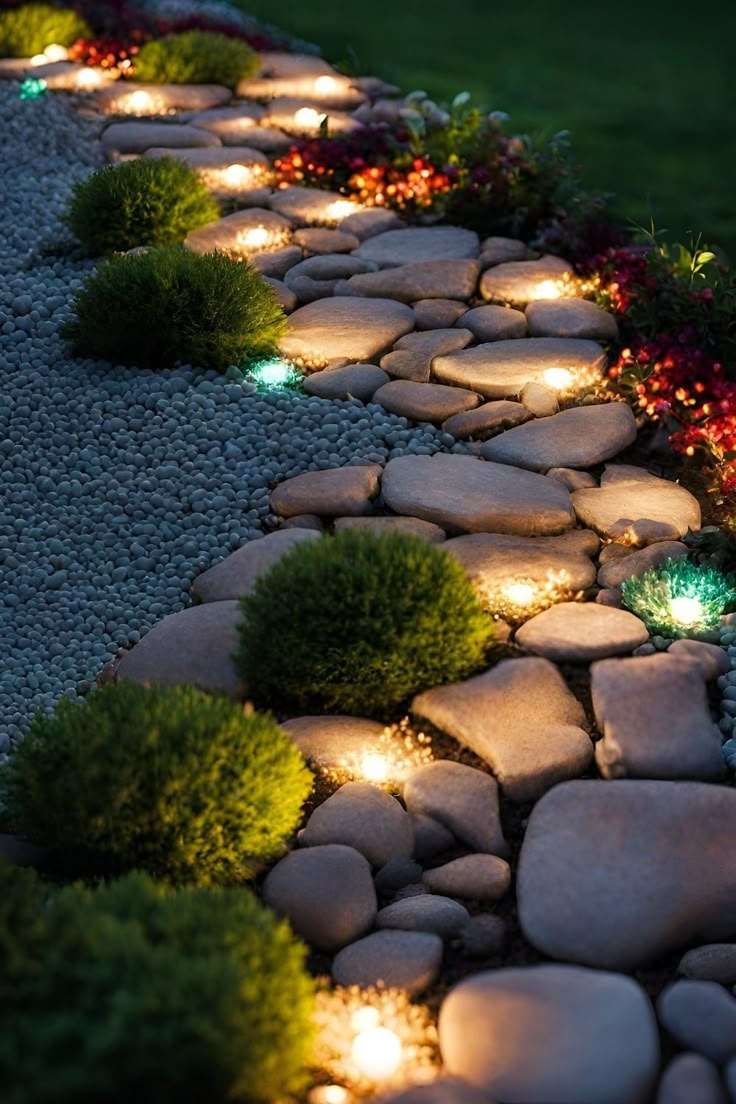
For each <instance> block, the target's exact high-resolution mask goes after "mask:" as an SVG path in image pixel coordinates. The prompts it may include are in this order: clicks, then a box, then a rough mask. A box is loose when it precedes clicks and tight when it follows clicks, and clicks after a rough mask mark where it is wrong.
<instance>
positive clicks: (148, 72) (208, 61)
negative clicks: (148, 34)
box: [135, 31, 260, 88]
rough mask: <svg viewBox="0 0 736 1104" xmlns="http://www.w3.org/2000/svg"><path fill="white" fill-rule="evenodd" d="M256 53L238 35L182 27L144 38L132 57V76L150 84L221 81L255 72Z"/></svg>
mask: <svg viewBox="0 0 736 1104" xmlns="http://www.w3.org/2000/svg"><path fill="white" fill-rule="evenodd" d="M259 65H260V59H259V57H258V54H256V53H255V51H254V50H252V49H251V47H250V46H249V45H248V43H247V42H243V41H242V39H239V38H228V37H227V35H224V34H217V33H216V32H213V31H183V32H182V33H180V34H170V35H166V37H165V38H159V39H155V40H154V41H152V42H147V43H146V44H145V46H142V47H141V50H140V53H139V54H138V56H137V57H136V59H135V76H136V80H139V81H147V82H150V83H152V84H222V85H224V86H225V88H235V86H236V84H237V83H238V81H241V80H244V79H245V78H247V77H252V76H254V74H255V73H257V72H258V68H259Z"/></svg>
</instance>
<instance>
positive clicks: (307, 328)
mask: <svg viewBox="0 0 736 1104" xmlns="http://www.w3.org/2000/svg"><path fill="white" fill-rule="evenodd" d="M274 217H276V216H274ZM413 328H414V315H413V314H412V312H411V310H410V309H409V307H407V306H404V304H403V303H396V302H394V301H393V300H392V299H353V298H340V299H320V300H319V301H318V302H316V303H309V304H308V305H307V306H306V307H301V308H300V309H299V310H297V311H295V312H294V314H292V315H291V317H290V318H289V329H288V332H287V334H286V336H285V337H284V338H282V340H281V352H282V353H283V354H284V356H287V357H291V358H294V359H296V360H300V361H303V362H304V363H305V364H307V365H308V366H310V365H311V366H315V367H321V366H324V365H325V364H327V363H328V362H329V361H330V360H337V359H345V360H353V361H357V362H359V363H363V362H365V361H372V360H374V359H376V358H378V357H379V356H380V355H381V354H382V353H384V352H386V350H387V349H390V348H391V346H392V345H393V344H394V342H395V341H397V339H398V338H400V337H402V336H403V335H404V334H405V333H408V332H409V331H410V330H412V329H413Z"/></svg>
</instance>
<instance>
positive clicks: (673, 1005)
mask: <svg viewBox="0 0 736 1104" xmlns="http://www.w3.org/2000/svg"><path fill="white" fill-rule="evenodd" d="M657 1012H658V1013H659V1019H660V1023H662V1024H663V1025H664V1027H666V1028H667V1030H668V1031H669V1033H670V1035H673V1036H674V1037H675V1039H677V1042H678V1043H679V1044H680V1046H681V1047H684V1048H685V1049H686V1050H694V1051H696V1053H698V1054H702V1055H703V1056H704V1057H706V1058H710V1060H711V1062H715V1063H716V1064H717V1065H719V1066H722V1065H724V1064H725V1063H726V1062H727V1061H728V1060H729V1059H730V1058H733V1057H734V1056H736V998H735V997H734V996H733V995H732V994H731V993H729V992H728V990H727V989H725V988H724V987H723V986H722V985H719V984H718V982H716V981H695V980H690V979H688V978H683V979H680V980H679V981H675V982H673V984H672V985H669V986H668V987H667V988H666V989H665V990H664V992H663V993H661V994H660V997H659V1000H658V1001H657Z"/></svg>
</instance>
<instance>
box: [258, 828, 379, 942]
mask: <svg viewBox="0 0 736 1104" xmlns="http://www.w3.org/2000/svg"><path fill="white" fill-rule="evenodd" d="M263 900H264V902H265V903H266V904H267V905H268V907H269V908H272V909H273V910H274V912H277V913H278V914H279V915H280V916H285V917H286V919H287V920H288V921H289V923H290V924H291V926H292V928H293V929H294V931H295V932H296V934H297V935H300V936H301V937H302V938H303V939H306V941H307V942H308V943H309V944H310V946H312V947H315V948H316V949H317V950H319V951H329V952H330V953H333V952H334V951H337V950H339V949H340V947H344V946H346V944H349V943H352V942H353V941H354V940H356V939H360V937H361V936H362V935H364V934H365V932H367V931H370V929H371V928H372V927H373V922H374V920H375V918H376V912H377V902H376V890H375V887H374V885H373V876H372V874H371V867H370V863H369V862H368V860H367V859H366V858H364V857H363V855H361V854H360V853H359V852H358V851H356V850H355V848H353V847H345V846H343V845H342V844H336V843H331V844H325V845H324V846H323V847H304V848H301V849H299V850H297V851H292V852H290V854H288V855H287V856H286V857H285V858H283V859H281V861H280V862H277V863H276V865H275V866H274V867H273V868H272V869H271V871H270V872H269V873H268V874H267V875H266V879H265V881H264V883H263Z"/></svg>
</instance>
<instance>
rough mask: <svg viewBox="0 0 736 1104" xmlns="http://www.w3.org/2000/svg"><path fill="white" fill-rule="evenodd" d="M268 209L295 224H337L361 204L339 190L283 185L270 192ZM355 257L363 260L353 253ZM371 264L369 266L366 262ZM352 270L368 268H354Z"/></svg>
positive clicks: (358, 208) (356, 210)
mask: <svg viewBox="0 0 736 1104" xmlns="http://www.w3.org/2000/svg"><path fill="white" fill-rule="evenodd" d="M270 205H271V210H272V211H276V212H278V214H280V215H283V216H284V218H288V219H289V220H290V221H291V222H293V223H294V224H295V225H297V226H302V227H305V226H311V225H312V224H314V223H320V224H323V225H325V226H333V227H334V226H336V225H337V224H338V223H339V222H341V221H342V220H343V219H344V218H346V217H347V216H348V215H349V214H351V213H355V212H358V211H360V205H359V204H358V203H354V202H353V201H352V200H350V199H346V198H345V196H342V195H340V193H339V192H328V191H325V190H324V188H299V187H293V188H283V189H282V190H280V191H278V192H274V193H273V194H272V196H271V204H270ZM353 258H354V259H355V260H362V259H363V260H364V259H365V258H360V257H358V256H357V255H353ZM368 267H371V266H368ZM354 271H356V272H360V271H363V272H365V271H367V269H365V268H363V269H361V268H356V269H355V270H354Z"/></svg>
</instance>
